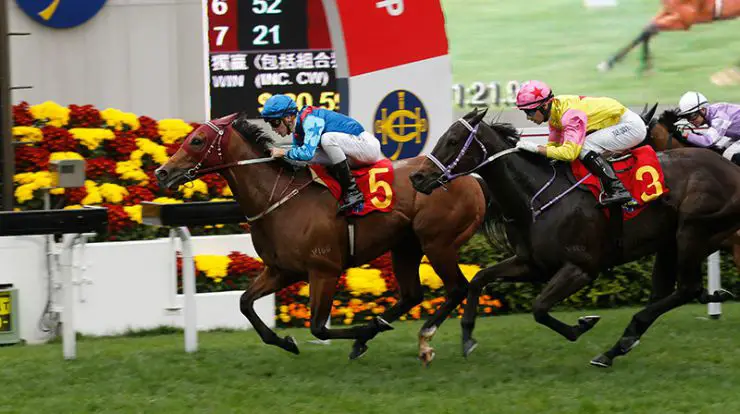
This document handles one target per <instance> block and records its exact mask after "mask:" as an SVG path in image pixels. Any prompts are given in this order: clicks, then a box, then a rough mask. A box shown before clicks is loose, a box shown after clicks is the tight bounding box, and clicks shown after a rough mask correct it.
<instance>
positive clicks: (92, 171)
mask: <svg viewBox="0 0 740 414" xmlns="http://www.w3.org/2000/svg"><path fill="white" fill-rule="evenodd" d="M86 161H87V164H86V167H85V174H86V175H87V178H89V179H91V180H96V179H99V178H101V177H106V176H114V175H115V172H116V162H115V161H113V160H112V159H110V158H105V157H98V158H90V159H88V160H86Z"/></svg>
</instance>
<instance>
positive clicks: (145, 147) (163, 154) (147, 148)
mask: <svg viewBox="0 0 740 414" xmlns="http://www.w3.org/2000/svg"><path fill="white" fill-rule="evenodd" d="M136 146H137V147H138V148H139V149H140V150H141V151H143V152H144V154H148V155H150V156H151V157H152V159H153V160H154V162H156V163H158V164H160V165H161V164H164V163H166V162H167V161H169V159H170V157H168V156H167V148H165V147H164V146H162V145H159V144H157V143H154V142H152V141H151V140H150V139H147V138H136ZM142 156H143V154H140V153H137V154H136V157H137V158H138V159H139V160H140V159H141V157H142ZM131 159H134V154H133V153H132V154H131Z"/></svg>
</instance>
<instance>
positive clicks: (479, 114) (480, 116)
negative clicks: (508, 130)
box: [470, 106, 488, 124]
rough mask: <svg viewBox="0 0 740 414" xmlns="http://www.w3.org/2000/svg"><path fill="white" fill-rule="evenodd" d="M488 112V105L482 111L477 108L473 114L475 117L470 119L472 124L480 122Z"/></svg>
mask: <svg viewBox="0 0 740 414" xmlns="http://www.w3.org/2000/svg"><path fill="white" fill-rule="evenodd" d="M486 113H488V107H487V106H486V107H485V108H483V109H482V110H481V111H478V110H477V109H476V113H475V115H474V116H473V119H471V120H470V123H471V124H477V123H478V122H480V121H481V120H482V119H483V117H485V116H486Z"/></svg>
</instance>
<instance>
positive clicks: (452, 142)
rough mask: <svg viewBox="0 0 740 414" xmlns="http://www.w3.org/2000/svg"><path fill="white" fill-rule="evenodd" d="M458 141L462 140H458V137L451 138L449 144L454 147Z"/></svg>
mask: <svg viewBox="0 0 740 414" xmlns="http://www.w3.org/2000/svg"><path fill="white" fill-rule="evenodd" d="M458 142H460V140H458V139H451V140H450V141H449V144H450V146H453V147H454V146H456V145H457V143H458Z"/></svg>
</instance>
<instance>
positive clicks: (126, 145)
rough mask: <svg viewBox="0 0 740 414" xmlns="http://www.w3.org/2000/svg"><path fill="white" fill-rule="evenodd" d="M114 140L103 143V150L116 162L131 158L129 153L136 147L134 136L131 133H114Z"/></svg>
mask: <svg viewBox="0 0 740 414" xmlns="http://www.w3.org/2000/svg"><path fill="white" fill-rule="evenodd" d="M113 133H114V134H115V135H116V138H115V139H110V140H106V141H105V150H106V151H108V153H109V154H110V155H111V156H112V157H113V159H115V160H116V161H126V160H128V159H129V158H130V157H131V153H132V152H134V151H135V150H136V149H137V148H138V147H137V146H136V134H134V133H133V132H132V131H114V132H113Z"/></svg>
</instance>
